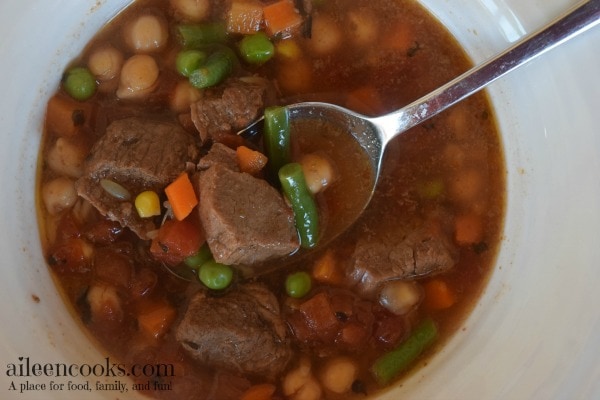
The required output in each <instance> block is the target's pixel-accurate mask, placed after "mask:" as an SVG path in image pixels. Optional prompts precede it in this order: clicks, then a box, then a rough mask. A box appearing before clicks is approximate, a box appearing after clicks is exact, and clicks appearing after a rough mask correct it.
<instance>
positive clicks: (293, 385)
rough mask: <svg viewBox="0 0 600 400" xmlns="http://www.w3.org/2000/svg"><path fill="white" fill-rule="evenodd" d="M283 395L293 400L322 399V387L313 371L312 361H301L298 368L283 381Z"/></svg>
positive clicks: (304, 359)
mask: <svg viewBox="0 0 600 400" xmlns="http://www.w3.org/2000/svg"><path fill="white" fill-rule="evenodd" d="M282 387H283V394H284V395H286V396H287V398H289V399H291V400H318V399H320V398H321V393H322V391H323V390H322V389H321V385H319V382H318V381H317V380H316V379H315V377H314V376H313V374H312V371H311V365H310V361H309V360H308V359H306V358H303V359H302V360H300V364H299V365H298V367H297V368H295V369H293V370H291V371H290V372H289V373H288V374H287V375H286V376H285V377H284V379H283V383H282Z"/></svg>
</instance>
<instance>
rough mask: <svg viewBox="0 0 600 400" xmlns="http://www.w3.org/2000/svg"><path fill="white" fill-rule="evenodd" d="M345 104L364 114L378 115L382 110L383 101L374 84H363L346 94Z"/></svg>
mask: <svg viewBox="0 0 600 400" xmlns="http://www.w3.org/2000/svg"><path fill="white" fill-rule="evenodd" d="M346 106H347V107H348V108H349V109H351V110H354V111H356V112H359V113H363V114H366V115H378V114H381V113H382V112H383V111H384V106H383V101H381V97H380V96H379V92H377V89H375V87H374V86H371V85H365V86H361V87H359V88H358V89H355V90H353V91H351V92H350V93H349V94H348V99H347V101H346Z"/></svg>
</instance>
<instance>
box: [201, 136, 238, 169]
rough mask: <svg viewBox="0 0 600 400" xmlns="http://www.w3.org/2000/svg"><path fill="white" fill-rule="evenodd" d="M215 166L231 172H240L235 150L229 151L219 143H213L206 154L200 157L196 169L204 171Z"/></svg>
mask: <svg viewBox="0 0 600 400" xmlns="http://www.w3.org/2000/svg"><path fill="white" fill-rule="evenodd" d="M215 164H221V165H223V166H224V167H225V168H228V169H230V170H232V171H236V172H239V171H240V167H239V166H238V163H237V156H236V154H235V150H233V149H230V148H229V147H227V146H225V145H224V144H221V143H215V144H213V145H212V146H211V148H210V150H209V152H208V154H206V155H205V156H204V157H202V158H201V159H200V162H198V169H200V170H205V169H208V168H210V167H211V166H213V165H215Z"/></svg>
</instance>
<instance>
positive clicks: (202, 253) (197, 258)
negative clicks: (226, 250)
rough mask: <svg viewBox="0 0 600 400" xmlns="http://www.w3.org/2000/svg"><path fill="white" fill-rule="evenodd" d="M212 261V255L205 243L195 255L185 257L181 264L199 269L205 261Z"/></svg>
mask: <svg viewBox="0 0 600 400" xmlns="http://www.w3.org/2000/svg"><path fill="white" fill-rule="evenodd" d="M211 259H212V253H211V252H210V248H209V247H208V244H207V243H204V244H203V245H202V247H200V249H199V250H198V252H197V253H196V254H192V255H191V256H189V257H186V258H185V260H183V262H184V263H185V265H187V266H188V267H190V268H199V267H200V266H202V264H204V263H205V262H207V261H210V260H211Z"/></svg>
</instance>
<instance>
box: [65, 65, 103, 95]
mask: <svg viewBox="0 0 600 400" xmlns="http://www.w3.org/2000/svg"><path fill="white" fill-rule="evenodd" d="M62 84H63V88H64V89H65V91H66V92H67V93H68V94H69V96H71V97H72V98H74V99H75V100H79V101H85V100H87V99H89V98H90V97H92V96H93V95H94V93H96V88H97V84H96V78H95V77H94V75H93V74H92V73H91V72H90V70H89V69H87V68H84V67H74V68H71V69H69V70H68V71H67V72H66V73H65V75H64V77H63V82H62Z"/></svg>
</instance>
